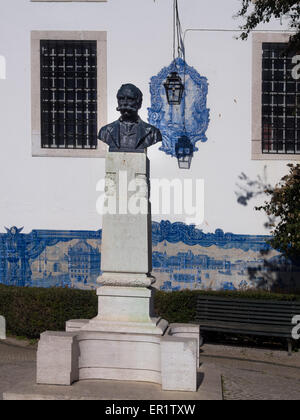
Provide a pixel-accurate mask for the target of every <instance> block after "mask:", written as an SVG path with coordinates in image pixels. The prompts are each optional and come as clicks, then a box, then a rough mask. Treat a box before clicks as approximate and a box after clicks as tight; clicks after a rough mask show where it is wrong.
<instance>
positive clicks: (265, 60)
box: [262, 42, 300, 154]
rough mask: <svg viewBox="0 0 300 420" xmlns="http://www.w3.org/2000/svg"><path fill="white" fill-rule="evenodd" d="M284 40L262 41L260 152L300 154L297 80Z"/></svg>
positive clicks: (299, 104)
mask: <svg viewBox="0 0 300 420" xmlns="http://www.w3.org/2000/svg"><path fill="white" fill-rule="evenodd" d="M286 46H287V44H286V43H269V42H268V43H263V44H262V152H263V153H265V154H300V79H295V78H293V75H292V70H293V67H294V66H295V64H293V62H292V59H293V56H294V55H295V53H291V52H287V50H286Z"/></svg>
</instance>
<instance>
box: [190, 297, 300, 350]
mask: <svg viewBox="0 0 300 420" xmlns="http://www.w3.org/2000/svg"><path fill="white" fill-rule="evenodd" d="M295 315H300V301H296V302H281V301H274V300H254V299H233V298H223V297H214V296H198V297H197V315H196V322H197V323H199V324H200V331H217V332H225V333H226V332H228V333H236V334H247V335H254V336H269V337H283V338H286V339H287V342H288V352H289V354H291V352H292V329H293V327H294V325H293V324H292V319H293V317H294V316H295Z"/></svg>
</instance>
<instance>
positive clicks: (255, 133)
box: [251, 32, 300, 161]
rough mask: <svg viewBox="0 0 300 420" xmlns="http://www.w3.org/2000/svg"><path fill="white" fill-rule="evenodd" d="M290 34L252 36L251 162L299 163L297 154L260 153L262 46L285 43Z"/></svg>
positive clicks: (271, 33)
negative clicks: (264, 44) (281, 161)
mask: <svg viewBox="0 0 300 420" xmlns="http://www.w3.org/2000/svg"><path fill="white" fill-rule="evenodd" d="M290 36H291V33H286V32H284V33H283V32H255V33H253V34H252V142H251V143H252V160H286V161H300V155H299V154H296V155H294V154H286V153H278V154H268V153H262V44H263V43H264V42H274V43H275V42H276V43H277V42H282V43H287V42H288V41H289V38H290Z"/></svg>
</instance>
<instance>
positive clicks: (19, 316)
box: [0, 285, 300, 339]
mask: <svg viewBox="0 0 300 420" xmlns="http://www.w3.org/2000/svg"><path fill="white" fill-rule="evenodd" d="M199 294H200V295H203V296H219V297H227V298H231V299H234V298H237V299H241V298H246V299H272V300H285V301H294V300H300V296H296V295H280V294H274V293H267V292H260V291H246V292H233V291H219V292H213V291H190V290H184V291H181V292H162V291H157V292H156V293H155V298H154V304H155V312H156V314H157V316H161V317H163V318H164V319H166V320H167V321H169V322H170V323H174V322H178V323H188V322H193V321H194V320H195V316H196V299H197V296H198V295H199ZM97 307H98V299H97V296H96V293H95V291H86V290H74V289H62V288H50V289H39V288H22V287H21V288H18V287H10V286H3V285H0V314H1V315H3V316H4V317H5V318H6V322H7V330H8V332H9V333H10V334H13V335H16V336H23V337H26V338H29V339H35V338H39V336H40V334H41V333H42V332H43V331H46V330H48V331H64V330H65V323H66V321H68V320H70V319H91V318H93V317H95V316H96V315H97V310H98V308H97Z"/></svg>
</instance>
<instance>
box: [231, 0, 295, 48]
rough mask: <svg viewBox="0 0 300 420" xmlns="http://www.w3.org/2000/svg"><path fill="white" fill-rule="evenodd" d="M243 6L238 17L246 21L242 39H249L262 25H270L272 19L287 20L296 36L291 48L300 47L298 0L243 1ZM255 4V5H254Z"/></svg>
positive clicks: (292, 38)
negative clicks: (252, 32) (251, 33)
mask: <svg viewBox="0 0 300 420" xmlns="http://www.w3.org/2000/svg"><path fill="white" fill-rule="evenodd" d="M241 1H242V6H241V9H240V10H239V12H238V14H237V16H238V17H243V18H245V19H246V22H245V24H244V25H242V26H241V29H242V31H243V32H242V34H241V36H240V37H241V39H247V38H248V35H249V33H250V32H251V31H252V30H253V29H255V28H256V27H257V26H258V25H259V24H260V23H268V22H270V20H271V19H272V18H275V19H282V18H284V19H286V20H287V21H288V23H289V27H290V29H291V30H293V31H295V35H293V36H291V39H290V48H292V49H297V48H299V47H300V3H299V1H297V0H256V1H255V2H253V1H252V0H241ZM253 3H255V4H254V5H253Z"/></svg>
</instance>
